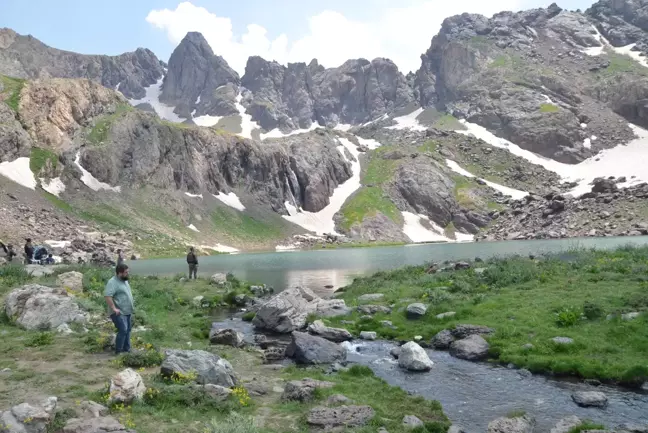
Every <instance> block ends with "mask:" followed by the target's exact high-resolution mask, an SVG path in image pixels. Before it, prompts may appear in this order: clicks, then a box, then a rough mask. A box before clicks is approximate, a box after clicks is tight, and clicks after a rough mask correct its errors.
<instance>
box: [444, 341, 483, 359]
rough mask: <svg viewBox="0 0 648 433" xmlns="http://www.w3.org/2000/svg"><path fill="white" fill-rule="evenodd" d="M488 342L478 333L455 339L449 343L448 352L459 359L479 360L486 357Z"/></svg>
mask: <svg viewBox="0 0 648 433" xmlns="http://www.w3.org/2000/svg"><path fill="white" fill-rule="evenodd" d="M488 348H489V345H488V342H487V341H486V340H484V339H483V338H482V337H481V336H479V335H471V336H469V337H466V338H463V339H461V340H457V341H455V342H453V343H452V344H451V345H450V354H451V355H452V356H454V357H456V358H459V359H466V360H468V361H480V360H482V359H485V358H487V357H488Z"/></svg>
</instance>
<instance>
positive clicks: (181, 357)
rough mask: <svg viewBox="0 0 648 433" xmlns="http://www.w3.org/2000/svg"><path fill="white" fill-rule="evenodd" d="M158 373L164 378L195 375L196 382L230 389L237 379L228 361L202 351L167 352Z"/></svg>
mask: <svg viewBox="0 0 648 433" xmlns="http://www.w3.org/2000/svg"><path fill="white" fill-rule="evenodd" d="M160 373H161V374H162V376H165V377H172V376H173V375H174V373H175V374H182V375H184V376H187V375H190V374H192V373H194V374H196V375H197V376H196V382H198V383H200V384H203V385H204V384H207V383H211V384H214V385H220V386H224V387H227V388H231V387H233V386H234V385H236V384H237V383H238V377H237V376H236V373H235V372H234V369H233V368H232V365H231V364H230V363H229V361H227V360H225V359H223V358H221V357H220V356H218V355H214V354H213V353H209V352H205V351H204V350H167V351H166V359H165V360H164V362H162V366H161V367H160Z"/></svg>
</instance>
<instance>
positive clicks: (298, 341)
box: [286, 331, 346, 364]
mask: <svg viewBox="0 0 648 433" xmlns="http://www.w3.org/2000/svg"><path fill="white" fill-rule="evenodd" d="M286 356H289V357H291V358H294V359H295V361H296V362H297V363H298V364H332V363H334V362H336V361H343V360H345V359H346V351H345V350H344V348H343V347H341V346H339V345H337V344H335V343H332V342H330V341H328V340H325V339H324V338H321V337H317V336H315V335H309V334H306V333H303V332H297V331H295V332H293V333H292V341H291V343H290V345H289V346H288V347H287V348H286Z"/></svg>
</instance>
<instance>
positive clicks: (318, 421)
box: [307, 406, 375, 431]
mask: <svg viewBox="0 0 648 433" xmlns="http://www.w3.org/2000/svg"><path fill="white" fill-rule="evenodd" d="M374 415H375V412H374V410H373V409H372V408H371V407H370V406H338V407H315V408H313V409H311V411H310V413H309V414H308V418H307V422H308V424H309V425H311V426H313V427H316V428H320V429H324V430H325V431H332V430H336V429H339V428H342V427H343V428H345V429H347V428H349V427H351V428H353V427H360V426H363V425H365V424H367V423H368V422H369V420H371V418H373V417H374Z"/></svg>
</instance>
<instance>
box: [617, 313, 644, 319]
mask: <svg viewBox="0 0 648 433" xmlns="http://www.w3.org/2000/svg"><path fill="white" fill-rule="evenodd" d="M639 316H641V313H638V312H633V313H625V314H622V315H621V320H634V319H636V318H637V317H639Z"/></svg>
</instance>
